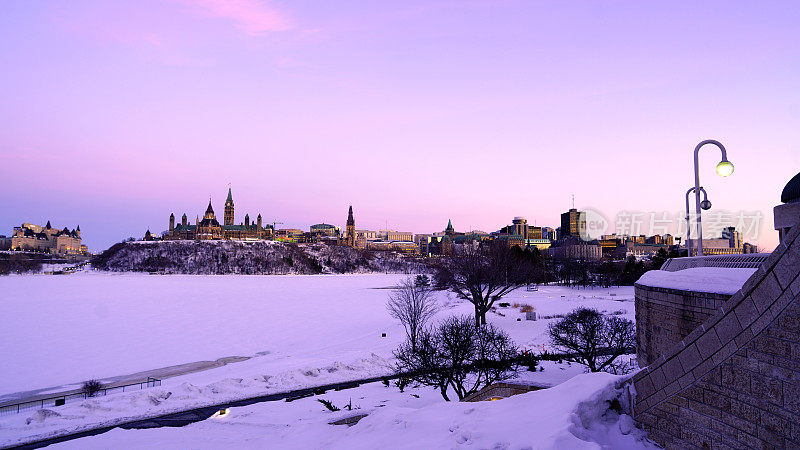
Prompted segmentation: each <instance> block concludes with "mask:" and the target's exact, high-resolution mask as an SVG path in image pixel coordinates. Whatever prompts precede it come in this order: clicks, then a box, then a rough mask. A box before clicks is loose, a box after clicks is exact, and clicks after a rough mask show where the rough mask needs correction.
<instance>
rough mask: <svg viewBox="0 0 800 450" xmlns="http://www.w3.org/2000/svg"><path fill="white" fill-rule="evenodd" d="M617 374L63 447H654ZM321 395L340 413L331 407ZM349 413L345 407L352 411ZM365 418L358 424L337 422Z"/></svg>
mask: <svg viewBox="0 0 800 450" xmlns="http://www.w3.org/2000/svg"><path fill="white" fill-rule="evenodd" d="M618 380H619V378H618V377H616V376H613V375H609V374H605V373H595V374H583V375H579V376H576V377H574V378H572V379H570V380H569V381H567V382H565V383H563V384H561V385H559V386H557V387H554V388H552V389H546V390H541V391H535V392H531V393H528V394H522V395H518V396H515V397H510V398H508V399H504V400H500V401H494V402H480V403H444V402H442V400H441V398H440V397H438V394H437V393H436V392H435V391H433V390H430V389H427V390H426V389H418V388H417V389H415V388H407V389H406V390H405V392H403V393H401V392H400V391H399V390H398V389H397V388H396V387H394V386H389V387H386V386H384V385H382V384H380V383H372V384H369V385H364V386H362V387H360V388H358V389H355V390H345V391H340V392H329V393H326V394H323V395H319V396H315V397H311V398H304V399H301V400H296V401H294V402H291V403H286V402H270V403H260V404H255V405H251V406H246V407H241V408H231V409H230V410H228V412H227V414H225V415H216V416H214V417H212V418H210V419H208V420H205V421H202V422H197V423H194V424H190V425H187V426H185V427H181V428H157V429H146V430H123V429H114V430H112V431H110V432H108V433H105V434H101V435H98V436H92V437H88V438H83V439H80V440H76V441H69V442H65V443H62V444H58V445H56V446H55V447H57V448H76V449H77V448H80V449H100V448H129V449H139V448H141V449H144V448H152V447H153V446H154V445H155V443H157V445H158V447H160V448H220V447H223V448H281V449H335V448H347V449H374V448H392V449H395V448H404V449H405V448H407V449H420V448H479V449H482V448H487V449H488V448H497V449H500V448H503V449H505V448H560V449H596V448H607V449H642V448H655V447H654V446H652V445H650V444H648V443H647V442H646V441H645V440H644V436H643V435H642V432H641V431H639V430H637V429H636V428H635V427H634V425H633V421H632V419H631V418H630V417H628V416H626V415H624V414H623V415H618V414H617V413H615V412H613V411H611V410H609V401H611V400H612V399H615V398H619V397H620V395H619V391H618V390H617V389H615V382H617V381H618ZM317 399H326V400H329V401H331V402H332V403H333V405H335V406H336V407H339V408H343V410H341V411H336V412H331V411H328V410H327V409H326V408H325V407H324V406H323V405H322V404H321V403H320V402H318V401H317ZM348 404H350V405H352V410H346V409H344V407H345V406H346V405H348ZM361 414H367V416H366V417H364V418H363V419H361V420H360V421H359V422H358V423H357V424H356V425H354V426H353V427H347V426H345V425H331V424H330V423H331V422H333V421H336V420H339V419H342V418H345V417H349V416H354V415H361Z"/></svg>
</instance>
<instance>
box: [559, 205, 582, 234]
mask: <svg viewBox="0 0 800 450" xmlns="http://www.w3.org/2000/svg"><path fill="white" fill-rule="evenodd" d="M566 236H577V237H581V236H586V211H578V210H577V209H575V208H572V209H570V210H569V211H567V212H565V213H563V214H561V236H560V237H559V239H562V238H564V237H566Z"/></svg>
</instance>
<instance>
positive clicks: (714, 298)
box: [636, 285, 731, 367]
mask: <svg viewBox="0 0 800 450" xmlns="http://www.w3.org/2000/svg"><path fill="white" fill-rule="evenodd" d="M729 298H731V296H730V295H728V294H715V293H708V292H692V291H685V290H679V289H667V288H658V287H650V286H642V285H637V286H636V348H637V349H638V354H637V359H638V362H639V367H645V366H647V365H649V364H650V363H652V362H653V361H655V360H656V359H657V358H659V357H661V356H665V355H667V354H669V352H671V351H672V349H673V347H675V345H676V344H678V343H679V342H680V341H681V340H682V339H683V338H685V337H686V336H687V335H688V334H689V333H691V332H692V331H693V330H694V329H695V328H697V327H699V326H700V324H701V323H703V322H705V321H706V319H708V318H709V317H710V316H711V315H712V314H714V313H715V312H716V311H717V310H718V309H719V307H720V306H722V305H723V304H724V303H725V302H726V301H728V299H729Z"/></svg>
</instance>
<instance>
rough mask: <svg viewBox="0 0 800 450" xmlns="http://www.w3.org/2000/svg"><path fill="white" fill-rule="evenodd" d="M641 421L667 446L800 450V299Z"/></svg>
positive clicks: (661, 443)
mask: <svg viewBox="0 0 800 450" xmlns="http://www.w3.org/2000/svg"><path fill="white" fill-rule="evenodd" d="M636 420H637V421H639V422H640V423H641V424H642V425H644V429H645V430H647V432H648V435H649V437H650V439H652V440H653V441H655V442H656V443H658V444H659V445H661V446H663V447H665V448H676V449H677V448H680V449H688V448H698V449H702V448H710V449H716V448H720V449H728V448H737V449H748V448H800V297H798V298H796V299H794V301H793V302H792V303H791V305H790V306H789V308H787V310H786V311H785V312H784V313H783V314H782V315H781V317H780V318H779V319H778V320H776V321H775V322H773V323H772V324H770V325H769V326H768V327H767V329H766V330H765V331H764V332H762V333H761V334H759V336H757V337H756V338H755V339H753V340H752V341H751V342H750V343H748V344H747V345H745V346H744V347H743V348H741V349H740V350H738V351H737V352H736V353H735V354H734V355H733V356H732V357H730V358H729V359H728V360H726V361H725V362H723V363H722V364H720V365H719V366H718V367H716V368H714V369H713V370H712V371H711V372H709V373H708V374H706V375H705V376H703V377H702V378H701V379H700V380H699V381H697V382H695V383H694V384H693V385H691V386H689V387H688V388H687V389H686V390H684V391H682V392H680V393H679V394H677V395H674V396H672V397H670V398H668V399H667V400H666V401H664V402H663V403H660V404H658V405H657V406H655V407H653V408H652V409H650V410H648V411H646V412H644V413H641V414H637V415H636Z"/></svg>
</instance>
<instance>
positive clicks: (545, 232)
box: [542, 227, 558, 241]
mask: <svg viewBox="0 0 800 450" xmlns="http://www.w3.org/2000/svg"><path fill="white" fill-rule="evenodd" d="M542 239H549V240H551V241H555V240H556V239H558V235H557V234H556V230H555V229H554V228H550V227H542Z"/></svg>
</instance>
